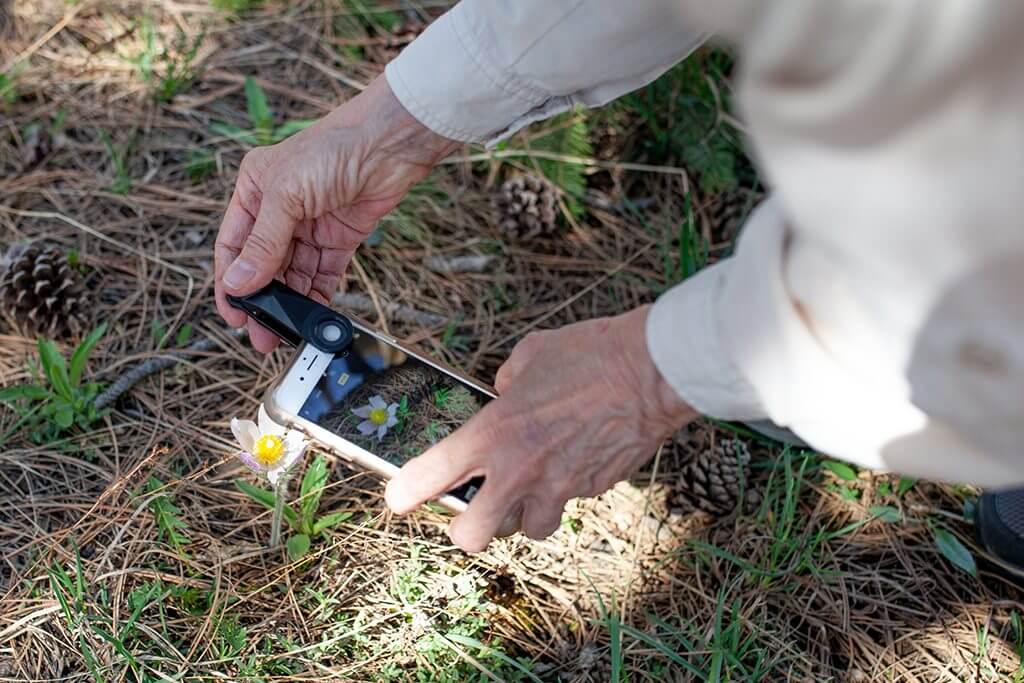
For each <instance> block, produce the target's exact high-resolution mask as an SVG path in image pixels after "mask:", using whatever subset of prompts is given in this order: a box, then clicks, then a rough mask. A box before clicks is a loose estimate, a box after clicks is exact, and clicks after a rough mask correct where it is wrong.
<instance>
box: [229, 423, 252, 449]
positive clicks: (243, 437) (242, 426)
mask: <svg viewBox="0 0 1024 683" xmlns="http://www.w3.org/2000/svg"><path fill="white" fill-rule="evenodd" d="M258 431H259V429H258V428H257V427H256V423H255V422H253V421H252V420H239V419H238V418H237V417H233V418H231V433H232V434H234V435H235V440H236V441H238V445H240V446H241V447H242V449H243V450H246V451H251V450H252V447H253V446H254V445H255V444H256V439H257V438H258V436H257V433H258Z"/></svg>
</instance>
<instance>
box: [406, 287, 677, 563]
mask: <svg viewBox="0 0 1024 683" xmlns="http://www.w3.org/2000/svg"><path fill="white" fill-rule="evenodd" d="M647 312H648V308H647V307H644V308H640V309H637V310H636V311H632V312H630V313H627V314H625V315H621V316H617V317H615V318H603V319H598V320H590V321H587V322H582V323H577V324H575V325H569V326H568V327H564V328H562V329H559V330H551V331H545V332H539V333H533V334H531V335H529V336H527V337H526V338H524V339H523V340H522V341H521V342H520V343H519V344H518V345H517V346H516V347H515V349H514V350H513V352H512V355H511V356H510V357H509V359H508V361H507V362H506V363H505V364H504V365H503V366H502V367H501V369H500V370H499V371H498V376H497V379H496V387H495V388H496V389H497V390H498V393H499V394H500V398H499V399H498V400H497V401H493V402H492V403H490V404H488V405H487V406H486V407H485V408H484V409H483V410H481V411H480V412H479V413H477V415H476V416H475V417H474V418H473V419H472V420H470V422H469V423H467V424H466V425H465V426H464V427H463V428H462V429H460V430H459V431H457V432H456V433H455V434H453V435H452V436H450V437H449V438H448V439H446V440H445V441H442V442H441V443H439V444H438V445H437V446H435V447H433V448H431V449H430V450H429V451H427V452H426V453H424V454H423V455H421V456H420V457H418V458H415V459H414V460H412V461H410V462H409V463H407V464H406V465H405V467H403V468H402V471H401V472H400V473H399V475H398V476H397V477H396V478H395V479H393V480H392V481H391V482H390V483H389V484H388V488H387V502H388V505H389V506H390V507H391V508H392V509H393V510H395V511H396V512H399V513H404V512H409V511H411V510H414V509H415V508H416V507H418V506H419V505H420V504H422V503H423V502H425V501H427V500H430V499H431V498H434V497H436V496H438V495H440V494H442V493H444V492H445V491H447V490H450V489H451V488H453V487H455V486H457V485H458V484H460V483H462V482H464V481H466V480H468V479H470V478H472V477H475V476H480V475H483V476H484V477H486V482H485V484H484V486H483V488H482V489H481V490H480V492H479V493H478V494H477V495H476V497H475V498H474V499H473V501H472V502H471V503H470V505H469V509H468V510H467V511H466V512H464V513H463V514H461V515H459V516H458V517H457V518H456V519H455V520H454V521H453V522H452V525H451V528H450V530H449V534H450V535H451V538H452V540H453V541H454V542H455V543H456V544H457V545H458V546H460V547H461V548H463V549H465V550H467V551H479V550H482V549H484V548H485V547H486V546H487V544H488V543H489V542H490V540H491V539H492V538H493V537H494V536H496V535H498V534H499V532H500V531H504V530H505V529H504V528H503V527H505V525H506V524H507V522H506V520H509V519H511V520H513V526H514V521H515V520H516V519H517V518H519V520H520V524H521V528H522V531H523V533H525V534H526V535H527V536H529V537H531V538H536V539H540V538H545V537H546V536H549V535H550V534H552V533H553V532H554V531H555V530H556V529H557V528H558V525H559V523H560V522H561V518H562V510H563V508H564V506H565V503H566V502H567V501H568V500H569V499H570V498H575V497H577V496H595V495H597V494H599V493H602V492H603V491H606V490H607V489H608V488H610V487H611V486H612V485H613V484H614V483H615V482H617V481H620V480H622V479H625V478H627V477H628V476H629V475H630V474H632V473H633V472H634V471H635V470H636V469H637V468H638V467H640V466H641V465H642V464H643V463H644V462H646V461H647V460H648V459H650V457H651V456H652V455H654V453H655V452H656V451H657V449H658V447H659V446H660V445H661V443H662V442H663V441H664V440H665V438H666V437H667V436H669V435H670V434H671V433H672V432H674V431H675V430H677V429H679V428H680V427H681V426H682V425H684V424H685V423H686V422H688V421H689V420H691V419H693V418H694V417H696V412H694V411H693V409H692V408H690V407H689V406H688V405H687V404H685V403H684V402H683V401H682V400H680V399H679V397H678V396H677V395H676V394H675V392H674V391H673V390H672V389H671V387H669V386H668V385H667V384H666V383H665V381H664V379H662V377H661V376H660V375H659V374H658V371H657V369H656V368H655V367H654V365H653V363H652V362H651V359H650V356H649V355H648V353H647V348H646V343H645V336H644V323H645V321H646V317H647Z"/></svg>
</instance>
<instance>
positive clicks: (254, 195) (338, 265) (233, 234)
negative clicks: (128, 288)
mask: <svg viewBox="0 0 1024 683" xmlns="http://www.w3.org/2000/svg"><path fill="white" fill-rule="evenodd" d="M456 147H457V144H456V143H454V142H452V141H451V140H447V139H445V138H443V137H441V136H439V135H435V134H434V133H432V132H430V131H429V130H427V129H425V128H423V127H422V126H421V125H420V124H419V122H417V121H416V119H414V118H413V117H412V116H411V115H410V114H409V113H408V112H406V111H405V109H404V108H403V107H402V106H401V104H400V103H399V102H398V100H397V99H396V98H395V96H394V95H393V94H392V93H391V90H390V89H389V88H388V86H387V82H386V81H384V80H383V79H377V80H375V81H374V82H373V83H371V84H370V85H369V86H368V87H367V88H366V90H364V91H363V92H362V93H360V94H359V95H358V96H357V97H355V98H353V99H352V100H350V101H348V102H346V103H345V104H344V105H342V106H341V107H339V108H338V109H336V110H335V111H333V112H332V113H331V114H329V115H327V116H325V117H324V118H323V119H321V120H320V121H318V122H317V123H316V124H315V125H313V126H311V127H310V128H307V129H306V130H304V131H301V132H299V133H297V134H296V135H294V136H292V137H290V138H288V139H287V140H285V141H283V142H281V143H279V144H276V145H273V146H271V147H257V148H256V149H253V150H252V151H251V152H249V153H248V154H246V156H245V158H244V159H243V160H242V165H241V168H239V172H238V180H237V182H236V184H235V191H234V194H233V195H232V197H231V202H230V203H229V204H228V208H227V211H226V212H225V214H224V220H223V221H222V223H221V226H220V231H219V233H218V235H217V243H216V246H215V252H214V254H215V267H214V283H215V285H214V286H215V291H216V298H217V310H218V311H219V312H220V314H221V316H223V318H224V320H225V321H226V322H227V323H228V324H230V325H232V326H233V327H241V326H242V325H243V324H245V322H246V316H245V314H244V313H242V312H241V311H239V310H237V309H235V308H232V307H231V306H230V305H229V304H228V303H227V300H226V299H225V294H235V295H244V294H250V293H252V292H254V291H256V290H257V289H259V288H260V287H262V286H264V285H265V284H267V283H268V282H270V280H271V279H273V278H274V277H275V276H277V275H281V276H282V278H283V280H284V281H285V282H286V283H287V284H288V286H289V287H291V288H292V289H295V290H297V291H299V292H302V293H303V294H308V295H309V296H310V297H311V298H313V299H316V300H317V301H320V302H321V303H327V302H328V301H329V300H330V298H331V295H332V294H333V293H334V292H335V291H336V290H337V288H338V283H339V281H340V280H341V276H342V274H343V273H344V272H345V268H346V267H347V266H348V264H349V261H350V260H351V259H352V254H353V253H354V252H355V249H356V247H357V246H359V244H360V243H361V242H362V241H363V240H365V239H366V238H367V237H368V236H369V235H370V234H371V233H372V232H373V230H374V228H375V226H376V224H377V221H378V220H380V218H381V217H382V216H384V215H385V214H386V213H387V212H388V211H390V210H391V209H393V208H394V207H395V206H396V205H397V204H398V202H399V201H401V199H402V197H404V196H405V194H406V193H407V192H408V191H409V188H410V187H412V186H413V185H414V184H416V183H417V182H418V181H419V180H421V179H422V178H423V177H424V176H425V175H427V173H429V172H430V169H431V168H433V166H434V165H435V164H436V163H437V162H438V161H440V160H441V159H443V158H444V157H445V156H447V155H448V154H450V153H451V151H452V150H454V149H455V148H456ZM249 335H250V337H251V338H252V343H253V346H255V347H256V348H257V349H259V350H260V351H264V352H266V351H270V350H272V349H273V348H274V347H275V346H276V345H277V342H278V340H277V337H275V336H274V335H273V334H272V333H271V332H269V331H268V330H266V329H264V328H262V327H260V326H259V325H257V324H256V323H255V322H253V321H249Z"/></svg>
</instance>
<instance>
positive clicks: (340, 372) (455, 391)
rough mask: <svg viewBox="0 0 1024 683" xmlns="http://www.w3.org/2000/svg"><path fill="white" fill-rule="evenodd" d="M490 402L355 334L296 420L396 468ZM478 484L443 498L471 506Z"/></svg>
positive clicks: (455, 381) (472, 389) (449, 378)
mask: <svg viewBox="0 0 1024 683" xmlns="http://www.w3.org/2000/svg"><path fill="white" fill-rule="evenodd" d="M489 400H490V397H489V396H487V395H486V394H485V393H483V392H482V391H480V390H478V389H477V388H475V387H473V386H470V385H468V384H465V383H463V382H461V381H459V380H458V379H456V378H455V377H452V376H450V375H448V374H446V373H444V372H441V371H440V370H438V369H437V368H435V367H433V366H431V365H428V364H427V363H424V362H423V361H421V360H419V359H417V358H414V357H412V356H409V355H408V354H406V353H405V352H404V351H402V350H401V349H398V348H395V347H393V346H390V345H388V344H385V343H384V342H383V341H381V340H379V339H376V338H375V337H373V336H370V335H367V334H362V333H360V332H358V331H357V332H356V333H355V335H354V337H353V341H352V344H351V346H350V347H349V349H348V350H347V351H345V352H343V353H340V354H337V355H335V357H334V358H333V359H332V360H331V362H330V364H328V366H327V369H326V370H324V374H323V375H322V376H321V377H320V378H319V379H318V380H317V383H316V387H314V389H313V390H312V392H310V394H309V396H308V397H307V398H306V401H305V403H303V405H302V408H301V409H300V410H299V416H300V417H302V418H305V419H307V420H309V421H310V422H314V423H316V424H317V425H319V426H320V427H323V428H324V429H326V430H328V431H330V432H333V433H334V434H337V435H338V436H340V437H342V438H343V439H345V440H346V441H349V442H351V443H354V444H356V445H357V446H360V447H361V448H363V449H365V450H367V451H369V452H370V453H373V454H374V455H376V456H378V457H380V458H383V459H384V460H387V461H388V462H390V463H392V464H394V465H397V466H399V467H401V466H402V465H404V464H405V463H406V462H408V461H409V460H411V459H412V458H415V457H416V456H417V455H420V454H421V453H423V452H424V451H425V450H427V449H428V448H429V447H430V446H432V445H434V444H435V443H437V442H438V441H440V440H442V439H443V438H445V437H446V436H448V435H449V434H451V433H452V432H454V431H455V430H456V429H458V428H459V427H461V426H462V425H463V424H465V423H466V422H467V421H468V420H469V418H471V417H472V416H473V415H474V414H475V413H476V412H477V411H478V410H480V408H482V407H483V406H484V404H485V403H487V401H489ZM481 483H482V480H472V481H470V482H468V483H467V484H464V485H463V486H461V487H459V488H458V489H456V490H455V491H451V492H450V493H451V494H452V495H454V496H456V497H457V498H461V499H462V500H466V501H468V500H470V499H471V498H472V497H473V495H474V494H475V493H476V492H477V490H478V489H479V487H480V485H481Z"/></svg>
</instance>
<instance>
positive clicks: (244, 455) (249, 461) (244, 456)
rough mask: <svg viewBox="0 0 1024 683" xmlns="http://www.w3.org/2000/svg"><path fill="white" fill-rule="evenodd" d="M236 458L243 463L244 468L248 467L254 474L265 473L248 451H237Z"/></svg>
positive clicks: (261, 465) (260, 464)
mask: <svg viewBox="0 0 1024 683" xmlns="http://www.w3.org/2000/svg"><path fill="white" fill-rule="evenodd" d="M236 456H237V457H238V459H239V460H241V461H242V462H243V463H245V466H246V467H248V468H249V469H250V470H252V471H253V472H255V473H256V474H265V473H266V471H267V470H266V468H265V467H263V464H262V463H261V462H260V461H259V460H257V459H256V456H254V455H253V454H252V453H250V452H248V451H239V452H238V453H236Z"/></svg>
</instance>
